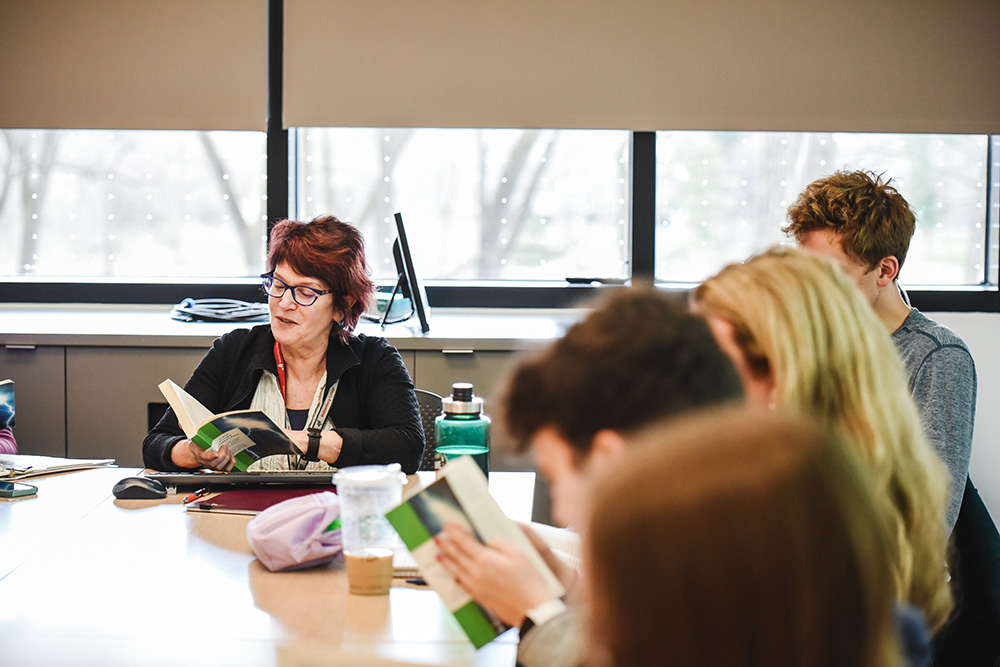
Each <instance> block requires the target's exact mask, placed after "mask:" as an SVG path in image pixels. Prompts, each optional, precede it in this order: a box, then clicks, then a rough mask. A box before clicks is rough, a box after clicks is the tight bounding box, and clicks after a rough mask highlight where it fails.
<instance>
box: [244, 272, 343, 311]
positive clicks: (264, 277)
mask: <svg viewBox="0 0 1000 667" xmlns="http://www.w3.org/2000/svg"><path fill="white" fill-rule="evenodd" d="M260 278H261V285H260V288H261V289H262V290H263V291H264V294H266V295H268V296H269V297H271V298H272V299H280V298H281V297H283V296H285V292H288V291H290V292H291V293H292V301H294V302H295V303H297V304H299V305H300V306H302V307H303V308H308V307H309V306H311V305H313V304H314V303H316V301H317V300H318V299H319V298H320V297H321V296H323V295H324V294H332V293H333V290H329V289H316V288H315V287H309V286H308V285H289V284H288V283H286V282H285V281H284V280H282V279H281V278H279V277H278V276H276V275H274V274H273V273H262V274H260ZM268 280H270V281H272V284H273V282H274V281H278V282H279V283H281V285H282V289H281V294H278V295H274V294H271V293H270V292H268V291H267V286H266V284H265V283H266V282H267V281H268ZM300 289H304V290H309V291H310V292H312V293H313V294H315V295H316V297H315V298H314V299H313V300H312V301H310V302H309V303H302V302H301V301H299V297H298V294H299V292H298V290H300Z"/></svg>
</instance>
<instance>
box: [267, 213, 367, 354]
mask: <svg viewBox="0 0 1000 667" xmlns="http://www.w3.org/2000/svg"><path fill="white" fill-rule="evenodd" d="M282 263H285V264H288V266H290V267H292V269H294V270H295V272H296V273H300V274H302V275H304V276H309V277H310V278H316V279H317V280H319V281H320V282H322V283H323V284H325V285H326V288H327V289H329V290H331V291H332V292H333V294H332V295H331V296H333V305H334V308H335V309H337V310H339V311H340V312H341V313H343V314H344V319H343V321H342V322H340V327H339V331H337V337H338V338H340V340H341V341H344V342H346V341H347V338H348V336H350V333H351V331H353V330H354V328H355V327H356V326H357V325H358V321H359V320H360V319H361V315H362V314H364V312H365V310H366V309H367V308H368V306H369V305H370V304H371V301H372V298H373V296H374V294H375V283H374V282H372V280H371V278H370V275H369V274H370V272H369V269H368V263H367V261H366V260H365V240H364V237H362V236H361V232H359V231H358V229H357V228H356V227H354V226H353V225H350V224H348V223H346V222H341V221H340V220H338V219H337V218H335V217H334V216H332V215H327V216H321V217H318V218H316V219H314V220H311V221H309V222H297V221H295V220H282V221H281V222H279V223H278V224H276V225H275V226H274V228H273V229H272V230H271V240H270V246H269V248H268V251H267V270H268V272H271V273H273V272H274V270H275V269H276V268H277V267H278V265H279V264H282ZM335 330H337V327H336V326H335Z"/></svg>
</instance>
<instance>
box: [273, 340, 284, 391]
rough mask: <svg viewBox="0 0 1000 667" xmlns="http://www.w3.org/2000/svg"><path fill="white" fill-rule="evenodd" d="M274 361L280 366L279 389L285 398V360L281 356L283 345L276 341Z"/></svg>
mask: <svg viewBox="0 0 1000 667" xmlns="http://www.w3.org/2000/svg"><path fill="white" fill-rule="evenodd" d="M274 361H275V363H277V364H278V387H279V388H280V389H281V398H285V358H284V357H283V356H281V345H280V344H279V343H278V341H274Z"/></svg>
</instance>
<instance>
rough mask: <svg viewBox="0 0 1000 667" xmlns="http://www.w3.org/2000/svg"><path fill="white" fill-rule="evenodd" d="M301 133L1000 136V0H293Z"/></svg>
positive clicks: (289, 115)
mask: <svg viewBox="0 0 1000 667" xmlns="http://www.w3.org/2000/svg"><path fill="white" fill-rule="evenodd" d="M284 48H285V58H284V82H285V89H284V114H285V115H284V124H285V126H286V127H292V126H408V127H525V128H531V127H540V128H550V127H551V128H623V129H635V130H654V129H702V130H788V131H810V130H815V131H890V132H962V133H985V132H1000V104H998V100H1000V83H998V82H1000V76H998V74H1000V72H998V69H1000V2H996V0H960V1H957V2H950V3H945V2H940V1H939V0H935V1H933V2H932V1H928V0H883V1H882V2H877V3H873V2H870V1H868V0H865V1H864V2H862V1H860V0H842V1H841V2H830V1H829V0H823V1H819V0H795V1H777V0H755V1H751V0H717V1H716V2H704V1H702V0H672V1H666V0H625V1H623V2H607V0H505V1H503V2H479V1H477V2H469V1H468V0H462V1H459V0H421V1H420V2H413V1H412V0H369V1H366V2H357V1H356V0H285V34H284Z"/></svg>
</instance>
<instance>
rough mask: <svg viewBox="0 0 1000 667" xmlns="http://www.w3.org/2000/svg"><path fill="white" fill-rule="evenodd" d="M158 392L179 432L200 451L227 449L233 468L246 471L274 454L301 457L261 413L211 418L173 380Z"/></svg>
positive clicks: (297, 450) (295, 448)
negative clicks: (234, 462) (170, 410)
mask: <svg viewBox="0 0 1000 667" xmlns="http://www.w3.org/2000/svg"><path fill="white" fill-rule="evenodd" d="M159 387H160V391H161V392H162V393H163V396H164V397H165V398H166V399H167V402H168V403H169V404H170V407H171V408H173V410H174V413H175V414H176V415H177V422H178V423H179V424H180V425H181V430H183V431H184V435H186V436H187V437H188V438H189V439H190V440H191V441H192V442H194V444H196V445H198V446H199V447H201V448H202V449H205V450H212V451H217V450H218V449H219V448H220V447H221V446H222V445H226V446H227V447H229V451H231V452H232V453H233V456H234V457H235V459H236V466H235V467H236V469H237V470H239V471H241V472H246V470H247V468H249V467H250V465H251V464H253V462H254V461H256V460H258V459H261V458H264V457H265V456H272V455H274V454H301V453H302V452H301V451H299V449H298V448H297V447H296V446H295V444H294V443H293V442H292V441H291V440H290V439H289V438H288V436H287V435H285V432H284V431H282V430H281V429H280V428H279V427H278V425H277V424H275V423H274V422H273V421H271V419H270V418H269V417H268V416H267V415H265V414H264V413H263V412H261V411H260V410H234V411H233V412H223V413H222V414H218V415H214V414H212V413H211V412H210V411H209V410H208V408H206V407H205V406H204V405H202V404H201V403H199V402H198V399H196V398H195V397H194V396H192V395H191V394H189V393H187V392H186V391H184V390H183V389H182V388H181V387H180V386H179V385H177V384H176V383H175V382H173V381H172V380H164V381H163V382H161V383H160V385H159Z"/></svg>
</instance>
